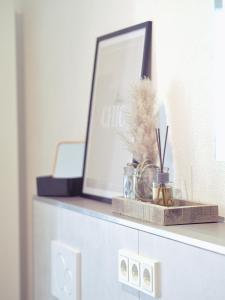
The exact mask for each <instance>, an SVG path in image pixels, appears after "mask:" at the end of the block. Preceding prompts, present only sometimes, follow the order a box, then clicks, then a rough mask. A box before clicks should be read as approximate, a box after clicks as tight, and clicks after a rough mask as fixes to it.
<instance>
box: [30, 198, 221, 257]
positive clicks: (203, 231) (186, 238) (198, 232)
mask: <svg viewBox="0 0 225 300" xmlns="http://www.w3.org/2000/svg"><path fill="white" fill-rule="evenodd" d="M33 200H34V201H40V202H44V203H46V204H49V205H54V206H57V207H61V208H64V209H69V210H73V211H75V212H78V213H81V214H84V215H87V216H91V217H94V218H98V219H102V220H105V221H108V222H113V223H116V224H120V225H123V226H126V227H130V228H134V229H137V230H141V231H144V232H148V233H151V234H154V235H157V236H161V237H164V238H167V239H171V240H174V241H178V242H181V243H184V244H187V245H191V246H194V247H198V248H202V249H205V250H208V251H212V252H215V253H218V254H222V255H225V223H224V221H222V220H221V222H219V223H207V224H191V225H175V226H161V225H155V224H152V223H147V222H142V221H139V220H136V219H133V218H129V217H125V216H122V215H118V214H114V213H112V206H111V204H108V203H103V202H100V201H95V200H90V199H86V198H81V197H73V198H62V197H38V196H34V198H33Z"/></svg>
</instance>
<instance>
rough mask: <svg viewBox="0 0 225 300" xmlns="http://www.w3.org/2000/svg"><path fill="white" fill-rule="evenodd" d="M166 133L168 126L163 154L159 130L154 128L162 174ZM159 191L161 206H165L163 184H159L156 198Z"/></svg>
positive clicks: (164, 149) (165, 142) (165, 141)
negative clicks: (161, 199)
mask: <svg viewBox="0 0 225 300" xmlns="http://www.w3.org/2000/svg"><path fill="white" fill-rule="evenodd" d="M168 131H169V126H167V127H166V135H165V140H164V147H163V152H162V145H161V133H160V129H159V128H155V134H156V142H157V148H158V155H159V161H160V171H161V173H163V170H164V161H165V154H166V145H167V137H168ZM160 190H161V192H162V198H163V205H166V195H165V193H166V188H165V184H164V183H160V186H159V190H158V198H159V194H160Z"/></svg>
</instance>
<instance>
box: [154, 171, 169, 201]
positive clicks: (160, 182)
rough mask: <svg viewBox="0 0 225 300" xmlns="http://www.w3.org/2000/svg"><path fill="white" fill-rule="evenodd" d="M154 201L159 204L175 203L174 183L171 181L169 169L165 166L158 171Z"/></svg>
mask: <svg viewBox="0 0 225 300" xmlns="http://www.w3.org/2000/svg"><path fill="white" fill-rule="evenodd" d="M152 196H153V202H154V203H155V204H158V205H163V206H172V205H173V185H172V183H171V182H169V170H168V169H167V168H164V170H163V172H161V170H158V171H157V174H156V177H155V179H154V181H153V186H152Z"/></svg>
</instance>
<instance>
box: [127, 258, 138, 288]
mask: <svg viewBox="0 0 225 300" xmlns="http://www.w3.org/2000/svg"><path fill="white" fill-rule="evenodd" d="M129 283H130V284H132V285H135V286H137V287H139V285H140V264H139V261H138V260H136V259H132V258H129Z"/></svg>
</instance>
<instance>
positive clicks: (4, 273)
mask: <svg viewBox="0 0 225 300" xmlns="http://www.w3.org/2000/svg"><path fill="white" fill-rule="evenodd" d="M0 41H1V42H0V107H1V109H0V140H1V148H0V193H1V209H0V240H1V245H0V299H4V300H19V299H20V287H19V283H20V281H19V196H18V191H19V188H18V140H17V139H18V135H17V98H16V76H15V74H16V57H15V20H14V6H13V1H11V0H2V1H0Z"/></svg>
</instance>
